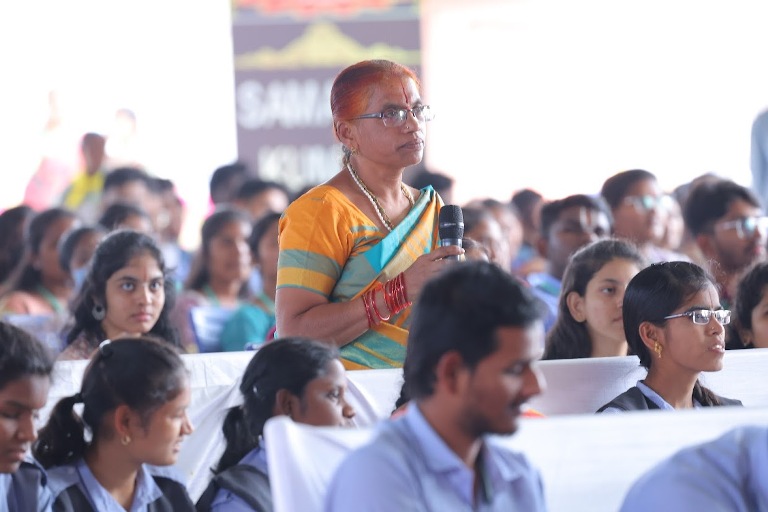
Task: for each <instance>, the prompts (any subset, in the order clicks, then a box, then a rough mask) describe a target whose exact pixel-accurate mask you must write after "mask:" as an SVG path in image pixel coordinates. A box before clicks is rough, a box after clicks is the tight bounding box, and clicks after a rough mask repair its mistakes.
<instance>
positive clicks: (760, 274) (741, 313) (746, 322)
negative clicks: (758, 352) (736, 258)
mask: <svg viewBox="0 0 768 512" xmlns="http://www.w3.org/2000/svg"><path fill="white" fill-rule="evenodd" d="M734 298H735V300H734V303H733V313H732V318H731V323H730V325H729V326H728V327H729V329H728V331H727V332H726V342H727V343H726V348H728V349H740V348H768V262H765V261H758V262H756V263H755V264H753V265H752V266H751V267H750V268H749V269H748V271H747V272H745V273H744V275H743V276H742V277H741V278H740V279H739V284H738V287H737V288H736V296H735V297H734Z"/></svg>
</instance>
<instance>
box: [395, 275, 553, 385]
mask: <svg viewBox="0 0 768 512" xmlns="http://www.w3.org/2000/svg"><path fill="white" fill-rule="evenodd" d="M541 314H542V311H541V306H540V304H539V302H538V301H537V300H536V299H535V298H534V297H533V295H531V293H530V292H529V291H528V289H527V288H526V287H525V286H524V285H523V284H521V283H520V282H519V281H518V280H516V279H515V278H514V277H512V276H511V275H510V274H509V273H507V272H505V271H504V270H502V269H501V268H500V267H499V266H498V265H494V264H493V263H488V262H484V261H474V262H466V263H461V264H457V265H454V266H451V267H450V268H449V269H447V270H446V271H445V272H443V273H442V274H440V275H438V276H437V277H436V278H434V279H432V280H431V281H429V282H428V283H427V284H426V286H425V287H424V289H423V290H422V292H421V296H420V297H419V300H418V302H417V303H416V305H415V306H414V310H413V313H412V316H411V326H410V332H409V334H408V348H407V355H406V358H405V364H404V373H405V381H406V386H407V388H408V389H407V392H408V394H409V396H411V397H413V398H416V399H418V398H424V397H427V396H430V395H431V394H432V393H433V392H434V383H435V368H436V366H437V363H438V361H439V360H440V358H441V357H442V356H443V355H444V354H446V353H447V352H449V351H454V350H455V351H457V352H458V353H459V354H460V355H461V357H462V359H463V360H464V363H465V364H466V365H467V366H468V367H470V368H474V367H475V366H476V365H477V363H479V362H480V361H481V360H482V359H484V358H485V357H487V356H488V355H489V354H491V353H493V352H494V351H495V350H496V348H497V339H496V331H497V329H499V328H500V327H523V328H525V327H529V326H531V325H533V324H534V323H536V322H538V321H539V320H540V319H541Z"/></svg>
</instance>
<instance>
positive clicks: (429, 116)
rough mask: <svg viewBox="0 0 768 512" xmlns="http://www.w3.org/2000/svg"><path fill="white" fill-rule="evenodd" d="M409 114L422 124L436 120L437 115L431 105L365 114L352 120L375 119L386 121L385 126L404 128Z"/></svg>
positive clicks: (389, 109)
mask: <svg viewBox="0 0 768 512" xmlns="http://www.w3.org/2000/svg"><path fill="white" fill-rule="evenodd" d="M408 112H410V113H411V114H413V117H414V118H415V119H416V120H417V121H419V122H422V123H425V122H427V121H431V120H433V119H434V118H435V113H434V112H432V108H431V107H430V106H429V105H419V106H417V107H413V108H388V109H387V110H385V111H383V112H377V113H375V114H363V115H361V116H357V117H353V118H352V119H375V118H379V119H381V120H382V121H384V126H391V127H393V128H396V127H398V126H402V125H403V124H404V123H405V121H406V119H408Z"/></svg>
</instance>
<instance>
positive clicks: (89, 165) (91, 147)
mask: <svg viewBox="0 0 768 512" xmlns="http://www.w3.org/2000/svg"><path fill="white" fill-rule="evenodd" d="M105 144H106V139H105V138H104V136H103V135H100V134H98V133H86V134H85V135H84V136H83V140H82V143H81V145H80V149H81V151H82V154H83V163H84V167H83V170H82V171H81V172H80V173H78V174H77V175H76V176H75V178H74V179H73V180H72V183H71V184H70V185H69V187H67V189H66V190H65V191H64V194H63V196H62V200H61V203H62V205H63V206H64V207H65V208H68V209H70V210H72V211H73V212H76V213H77V215H78V217H80V218H81V219H82V220H83V221H84V222H87V223H91V222H96V217H97V216H98V214H99V213H98V212H99V208H100V203H101V191H102V189H103V188H104V178H105V177H106V175H107V171H106V169H105V168H104V146H105Z"/></svg>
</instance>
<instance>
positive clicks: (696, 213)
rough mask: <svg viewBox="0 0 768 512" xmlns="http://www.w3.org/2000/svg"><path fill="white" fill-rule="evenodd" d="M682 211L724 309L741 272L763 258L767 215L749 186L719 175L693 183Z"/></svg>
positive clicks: (766, 233) (767, 226) (731, 296)
mask: <svg viewBox="0 0 768 512" xmlns="http://www.w3.org/2000/svg"><path fill="white" fill-rule="evenodd" d="M684 215H685V223H686V225H687V226H688V229H690V231H691V234H692V235H693V236H694V237H695V240H696V244H697V245H698V246H699V249H700V250H701V253H702V255H703V256H704V257H705V258H706V260H707V268H708V270H709V272H710V273H711V274H712V275H713V276H714V277H715V281H716V282H717V287H718V292H719V294H720V301H721V304H722V305H723V307H724V308H726V309H727V308H729V307H730V305H731V304H732V302H733V297H734V296H735V294H736V286H737V284H738V278H739V276H740V275H741V273H742V272H744V270H745V269H746V268H747V267H749V266H750V265H751V264H753V263H754V262H756V261H762V260H764V259H765V254H766V241H767V240H768V217H766V216H765V213H764V212H763V209H762V207H761V206H760V202H759V201H758V199H757V197H755V195H754V193H753V192H752V191H751V190H749V189H748V188H746V187H743V186H741V185H738V184H737V183H734V182H733V181H730V180H723V179H720V180H715V181H706V182H703V183H699V184H698V185H697V186H695V187H694V188H693V189H692V190H691V192H690V194H689V195H688V200H687V201H686V204H685V212H684Z"/></svg>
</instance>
